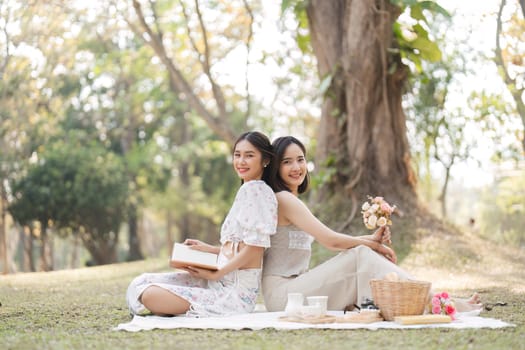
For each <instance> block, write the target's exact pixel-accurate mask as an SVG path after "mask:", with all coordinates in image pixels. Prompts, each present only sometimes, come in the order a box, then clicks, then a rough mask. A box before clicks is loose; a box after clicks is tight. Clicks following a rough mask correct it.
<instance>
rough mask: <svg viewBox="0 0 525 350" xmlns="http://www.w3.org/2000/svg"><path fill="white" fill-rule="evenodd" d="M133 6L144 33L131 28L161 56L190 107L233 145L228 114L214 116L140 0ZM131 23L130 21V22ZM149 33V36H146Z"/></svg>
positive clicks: (177, 88)
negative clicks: (147, 19) (178, 64)
mask: <svg viewBox="0 0 525 350" xmlns="http://www.w3.org/2000/svg"><path fill="white" fill-rule="evenodd" d="M133 8H134V10H135V13H136V15H137V18H138V21H139V25H140V28H141V29H142V31H143V32H142V33H141V32H140V31H139V30H138V28H136V27H135V26H130V28H131V29H132V30H133V31H134V32H135V33H136V34H137V35H138V36H139V37H141V38H142V39H143V40H144V41H145V42H146V43H147V44H148V45H150V46H151V48H152V49H153V50H154V51H155V54H156V55H157V56H158V57H159V58H160V60H161V61H162V63H163V64H164V66H165V67H166V68H167V69H168V72H169V78H170V81H171V83H172V84H173V86H174V87H175V88H176V90H177V92H180V93H181V94H183V95H184V96H183V98H186V99H187V102H188V104H189V105H190V107H191V108H192V109H193V110H194V111H195V112H196V113H197V114H199V115H200V116H201V118H203V119H204V121H205V122H206V123H207V124H208V126H209V127H210V128H211V129H212V130H213V131H214V132H215V133H216V134H217V135H219V136H220V137H221V138H222V139H223V140H224V141H226V142H227V143H229V144H230V145H233V143H234V142H235V139H236V135H235V133H234V132H233V131H232V130H231V128H230V126H229V125H228V123H227V119H226V118H227V116H226V115H225V114H224V115H223V114H221V115H220V116H219V117H216V116H214V115H213V114H212V113H211V112H210V111H208V110H207V109H206V107H205V106H204V104H203V103H202V101H201V100H200V98H199V97H198V96H197V95H196V94H195V93H194V92H193V88H192V86H191V85H190V84H189V83H188V81H187V80H186V79H185V78H184V76H183V74H182V72H181V71H180V70H179V69H178V68H177V67H176V66H175V64H174V62H173V61H172V60H171V59H170V58H169V57H168V54H167V53H166V48H165V46H164V43H163V42H162V37H161V36H160V35H159V34H158V33H155V32H154V31H153V30H152V29H151V27H150V26H149V25H148V24H147V23H146V20H145V17H144V13H143V11H142V7H141V5H140V3H139V1H138V0H133ZM128 24H129V22H128ZM144 34H146V35H147V37H145V36H144Z"/></svg>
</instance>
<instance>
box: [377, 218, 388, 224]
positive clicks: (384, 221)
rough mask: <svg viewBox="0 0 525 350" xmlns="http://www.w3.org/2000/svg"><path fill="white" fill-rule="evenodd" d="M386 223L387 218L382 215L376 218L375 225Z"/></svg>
mask: <svg viewBox="0 0 525 350" xmlns="http://www.w3.org/2000/svg"><path fill="white" fill-rule="evenodd" d="M386 224H387V220H386V218H385V217H384V216H382V217H380V218H379V219H378V220H377V226H379V227H383V226H385V225H386Z"/></svg>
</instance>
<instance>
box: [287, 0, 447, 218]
mask: <svg viewBox="0 0 525 350" xmlns="http://www.w3.org/2000/svg"><path fill="white" fill-rule="evenodd" d="M410 4H411V7H410V15H411V16H412V19H413V23H414V24H412V25H404V26H401V25H400V24H399V23H397V22H396V21H397V20H398V17H399V15H400V14H401V13H403V11H404V10H405V9H406V5H404V3H402V2H401V1H394V2H390V1H369V0H358V1H356V0H354V1H344V0H338V1H320V0H319V1H316V0H313V1H309V2H308V3H307V6H306V13H307V15H308V26H309V30H310V36H311V43H312V48H313V52H314V54H315V56H316V58H317V63H318V72H319V75H320V77H321V80H325V79H329V82H330V86H329V88H328V89H327V92H326V96H325V99H324V101H323V104H322V114H321V121H320V130H319V138H318V140H319V141H318V146H317V154H316V160H317V162H318V165H321V168H324V169H326V168H328V169H330V168H332V169H333V170H332V173H333V176H332V177H331V179H330V182H329V183H328V184H326V185H325V186H324V188H323V190H322V191H321V192H320V196H319V199H320V200H321V201H325V200H326V199H327V198H328V197H327V194H330V196H331V198H332V199H331V202H332V203H335V204H336V205H337V204H338V203H342V204H343V207H347V208H348V209H347V210H346V211H347V213H350V215H349V218H348V220H347V221H346V223H349V222H350V220H351V219H352V218H353V216H354V215H355V213H356V212H357V209H358V204H357V201H358V199H363V198H366V195H367V194H381V195H384V196H385V197H386V198H388V199H389V200H390V201H392V202H395V203H400V204H401V207H402V209H405V210H406V209H409V208H414V207H416V203H417V199H416V191H415V181H416V178H415V175H414V172H413V170H412V168H411V162H410V159H411V158H410V149H409V144H408V139H407V133H406V126H405V122H406V121H405V114H404V111H403V108H402V96H403V93H404V92H405V86H406V83H407V79H408V74H409V68H408V67H407V65H406V64H405V61H403V60H402V58H409V59H410V60H411V61H412V62H415V64H418V62H419V61H420V60H421V59H429V60H437V59H439V58H440V52H439V50H438V49H437V47H436V46H435V44H433V43H432V41H430V39H429V37H428V33H427V30H426V29H425V28H426V24H425V20H426V18H425V16H424V14H423V11H424V10H425V9H436V10H439V11H441V12H443V13H444V11H443V10H442V9H441V8H440V7H438V6H437V5H436V4H435V3H432V2H421V3H419V2H410ZM297 6H304V4H303V2H300V3H298V4H297ZM407 33H410V34H409V35H407ZM364 43H366V44H364ZM334 197H335V198H337V197H338V199H336V200H334V199H333V198H334ZM347 198H351V199H352V202H351V203H348V199H347ZM336 220H338V221H341V218H336Z"/></svg>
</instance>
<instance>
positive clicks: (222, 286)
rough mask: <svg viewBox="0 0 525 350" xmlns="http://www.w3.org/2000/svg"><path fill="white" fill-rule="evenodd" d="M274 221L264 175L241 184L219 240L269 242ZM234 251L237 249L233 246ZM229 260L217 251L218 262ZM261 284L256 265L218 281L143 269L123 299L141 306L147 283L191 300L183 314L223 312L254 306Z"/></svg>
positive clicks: (274, 210) (134, 307)
mask: <svg viewBox="0 0 525 350" xmlns="http://www.w3.org/2000/svg"><path fill="white" fill-rule="evenodd" d="M276 227H277V200H276V198H275V194H274V193H273V191H272V189H271V188H270V187H269V186H268V185H266V183H265V182H264V181H261V180H254V181H249V182H246V183H245V184H243V185H242V186H241V187H240V188H239V191H238V192H237V195H236V196H235V200H234V202H233V205H232V207H231V209H230V211H229V213H228V215H227V217H226V219H225V220H224V223H223V225H222V227H221V239H220V242H221V244H222V245H224V244H225V243H226V242H232V243H233V246H236V245H238V244H239V243H240V242H243V243H244V244H247V245H251V246H258V247H265V248H267V247H269V246H270V235H273V234H274V233H275V231H276ZM234 251H236V249H234ZM227 262H228V258H227V257H226V256H225V255H224V254H222V253H220V254H219V266H223V265H224V264H226V263H227ZM260 284H261V269H243V270H235V271H232V272H230V273H228V274H227V275H225V276H224V277H223V278H221V279H220V280H218V281H208V280H205V279H201V278H195V277H192V276H191V275H190V274H189V273H187V272H167V273H144V274H142V275H140V276H138V277H136V278H135V279H134V280H133V281H132V282H131V284H130V285H129V287H128V290H127V293H126V299H127V303H128V307H129V310H130V312H131V313H132V314H139V313H142V312H143V311H145V310H146V309H145V307H144V305H143V304H142V303H141V302H140V300H139V299H140V296H141V295H142V292H143V291H144V290H145V289H146V288H148V287H150V286H158V287H161V288H164V289H166V290H168V291H170V292H172V293H174V294H176V295H178V296H180V297H182V298H184V299H185V300H187V301H188V302H189V303H190V305H191V306H190V310H189V311H188V312H187V313H186V314H187V316H195V317H206V316H227V315H232V314H239V313H248V312H251V311H253V309H254V307H255V302H256V298H257V295H258V293H259V289H260Z"/></svg>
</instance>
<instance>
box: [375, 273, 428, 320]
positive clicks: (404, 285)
mask: <svg viewBox="0 0 525 350" xmlns="http://www.w3.org/2000/svg"><path fill="white" fill-rule="evenodd" d="M431 286H432V283H430V282H425V281H414V280H410V281H405V280H404V281H399V280H398V281H389V280H379V279H372V280H370V288H371V289H372V298H373V299H374V304H375V305H376V306H377V307H378V308H379V310H381V314H382V315H383V318H384V319H385V320H387V321H392V320H393V319H394V317H395V316H412V315H422V314H423V312H424V311H425V306H426V305H427V303H428V301H429V299H428V296H429V292H430V287H431Z"/></svg>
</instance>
